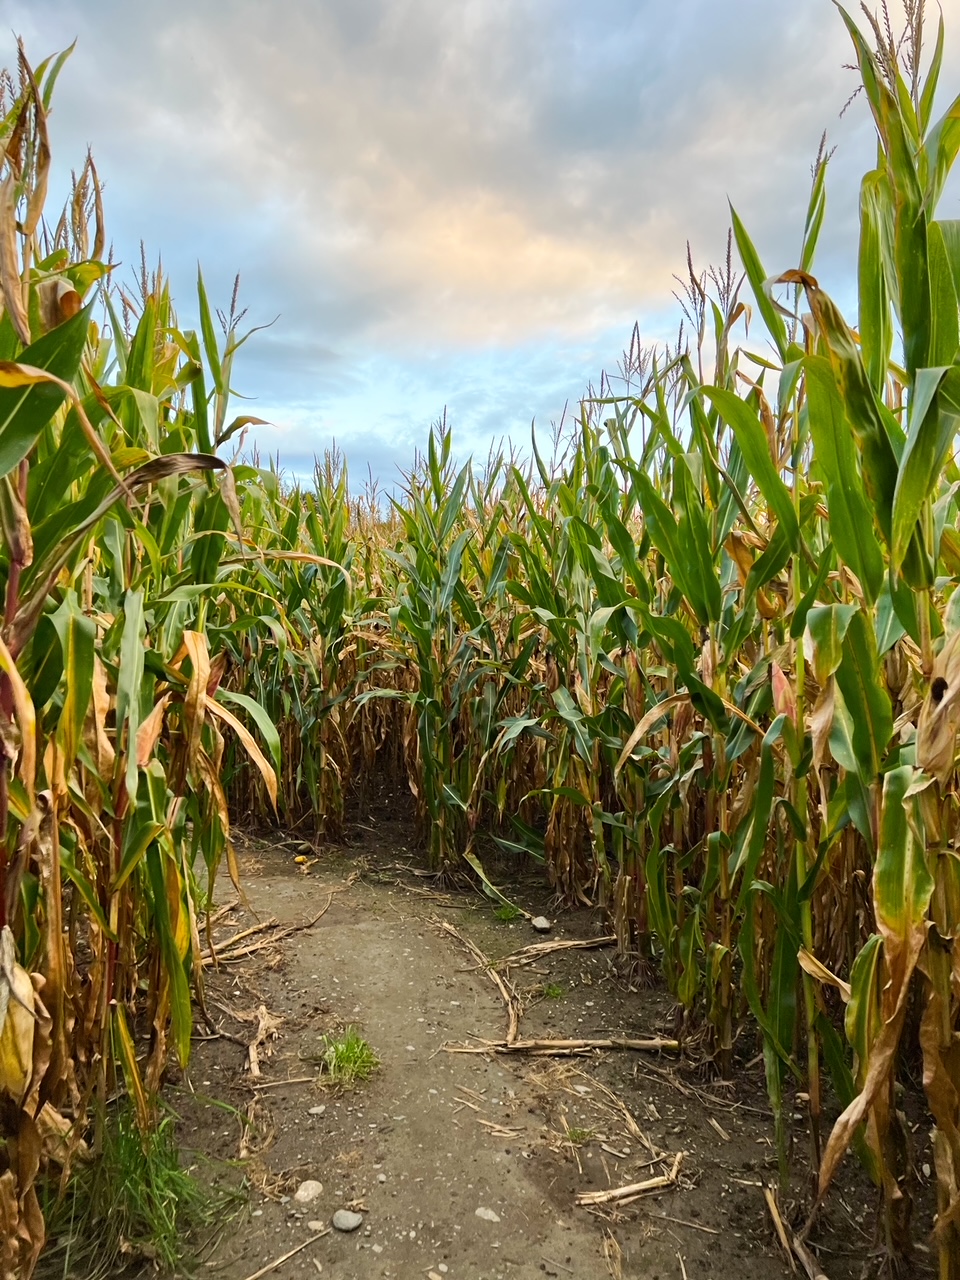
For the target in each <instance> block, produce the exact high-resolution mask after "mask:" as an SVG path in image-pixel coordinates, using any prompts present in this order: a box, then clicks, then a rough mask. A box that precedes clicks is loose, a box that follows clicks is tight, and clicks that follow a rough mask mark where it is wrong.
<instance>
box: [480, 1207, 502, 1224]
mask: <svg viewBox="0 0 960 1280" xmlns="http://www.w3.org/2000/svg"><path fill="white" fill-rule="evenodd" d="M477 1217H478V1218H482V1219H483V1220H484V1222H499V1221H500V1215H499V1213H494V1211H493V1210H492V1209H484V1207H483V1205H481V1206H480V1208H479V1209H478V1210H477Z"/></svg>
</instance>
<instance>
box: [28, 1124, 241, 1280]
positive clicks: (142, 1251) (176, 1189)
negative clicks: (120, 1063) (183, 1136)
mask: <svg viewBox="0 0 960 1280" xmlns="http://www.w3.org/2000/svg"><path fill="white" fill-rule="evenodd" d="M174 1125H175V1118H174V1116H173V1115H167V1116H165V1117H164V1118H163V1119H162V1120H161V1121H160V1123H159V1124H158V1126H157V1128H156V1129H155V1130H154V1131H153V1132H151V1133H148V1134H146V1135H142V1134H141V1133H140V1131H139V1129H138V1127H137V1123H136V1118H135V1116H134V1112H133V1108H132V1106H129V1105H123V1106H121V1107H120V1108H119V1109H117V1110H116V1111H114V1112H113V1113H112V1114H110V1115H108V1116H107V1119H106V1123H105V1124H104V1127H103V1149H102V1154H101V1155H100V1156H99V1157H98V1158H97V1159H96V1160H94V1161H93V1162H92V1163H89V1164H78V1165H76V1166H75V1168H74V1171H73V1174H72V1176H71V1178H70V1181H69V1183H68V1185H67V1188H66V1192H65V1194H64V1195H63V1197H62V1199H60V1200H57V1199H56V1189H55V1188H52V1189H51V1192H50V1197H49V1203H48V1204H46V1205H45V1206H44V1212H45V1217H46V1218H47V1223H48V1237H47V1238H48V1244H47V1248H46V1250H45V1252H44V1255H43V1257H42V1258H41V1262H40V1265H39V1267H38V1270H37V1272H36V1275H37V1277H38V1280H53V1277H61V1278H62V1280H81V1277H82V1280H105V1278H106V1277H109V1276H118V1275H122V1274H125V1273H126V1272H127V1271H128V1270H129V1269H132V1268H134V1267H135V1266H136V1265H137V1264H139V1263H143V1262H146V1263H149V1264H151V1265H152V1266H153V1267H155V1268H156V1269H157V1270H160V1271H169V1272H173V1271H175V1270H178V1269H181V1268H182V1266H183V1264H184V1262H185V1261H186V1260H188V1259H189V1258H190V1257H191V1256H192V1255H193V1254H194V1253H195V1252H197V1251H198V1240H199V1237H200V1234H201V1233H202V1232H203V1231H204V1229H205V1228H209V1227H211V1226H213V1225H214V1224H215V1223H216V1224H219V1225H220V1226H222V1225H223V1222H224V1220H225V1218H229V1217H230V1216H231V1214H230V1209H231V1208H233V1209H234V1210H235V1211H239V1208H240V1205H241V1201H242V1199H243V1195H242V1191H241V1190H240V1189H239V1188H227V1189H224V1188H217V1187H215V1186H212V1185H211V1180H210V1179H205V1180H204V1181H201V1180H199V1179H198V1178H197V1177H195V1176H194V1174H193V1172H192V1171H191V1170H188V1169H184V1168H183V1167H182V1166H181V1164H180V1157H179V1153H178V1144H177V1137H176V1132H175V1127H174Z"/></svg>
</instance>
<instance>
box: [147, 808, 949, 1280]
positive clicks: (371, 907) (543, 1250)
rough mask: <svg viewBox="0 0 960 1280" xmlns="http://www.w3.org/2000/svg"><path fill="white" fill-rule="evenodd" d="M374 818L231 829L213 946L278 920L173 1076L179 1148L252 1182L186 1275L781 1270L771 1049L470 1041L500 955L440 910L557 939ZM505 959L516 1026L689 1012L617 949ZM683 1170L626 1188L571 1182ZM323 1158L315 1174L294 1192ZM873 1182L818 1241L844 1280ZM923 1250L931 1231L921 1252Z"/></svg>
mask: <svg viewBox="0 0 960 1280" xmlns="http://www.w3.org/2000/svg"><path fill="white" fill-rule="evenodd" d="M358 835H359V837H360V839H361V840H362V843H360V844H358V845H357V846H356V847H354V848H353V849H352V850H350V851H347V852H345V851H343V850H339V851H324V852H321V853H320V854H314V853H313V852H311V853H310V854H309V855H305V854H304V853H303V852H299V856H300V858H301V859H303V858H304V857H306V862H303V861H302V860H301V861H300V862H299V863H298V862H297V861H296V860H295V859H296V857H297V856H298V846H297V844H296V842H285V843H283V844H278V843H276V842H272V843H270V842H265V841H253V840H250V841H246V842H242V843H241V870H242V877H243V885H244V889H245V892H246V896H247V900H248V901H247V905H243V904H237V905H236V906H235V907H234V908H233V909H231V910H229V911H227V912H224V913H223V914H222V915H221V917H220V919H219V920H218V922H217V925H216V927H215V931H214V936H215V939H216V940H217V944H218V946H219V948H220V949H221V950H222V951H224V953H225V954H228V953H229V952H230V950H231V948H230V947H226V948H224V942H225V941H226V940H228V939H229V938H231V937H232V936H234V935H236V934H237V933H239V932H241V931H243V930H246V929H255V928H257V926H258V925H259V926H265V925H266V923H267V922H268V921H271V920H275V921H276V922H277V924H276V925H273V926H271V927H269V928H266V927H264V928H261V929H260V931H259V932H256V933H252V934H250V935H249V936H248V937H247V938H246V939H243V940H241V941H240V942H239V943H237V944H235V947H236V946H239V947H243V946H251V947H257V948H258V949H256V950H254V951H252V952H251V954H249V955H247V956H245V957H242V958H241V959H239V960H237V961H231V962H224V963H221V965H220V966H219V968H217V969H214V968H211V969H209V970H208V971H207V979H206V997H205V1003H206V1006H207V1012H208V1016H209V1018H210V1020H211V1023H212V1024H213V1026H214V1030H213V1031H212V1032H204V1031H203V1027H202V1024H201V1025H200V1026H199V1030H198V1036H197V1041H196V1044H195V1047H194V1054H193V1059H192V1062H191V1064H190V1067H189V1070H188V1072H187V1073H186V1074H185V1075H183V1076H182V1077H180V1078H172V1079H171V1081H170V1082H169V1087H168V1090H167V1095H166V1096H167V1098H168V1100H169V1102H170V1104H171V1105H172V1106H173V1108H174V1109H175V1110H176V1112H177V1114H178V1115H179V1116H180V1135H181V1141H182V1144H183V1149H184V1151H185V1153H186V1157H185V1158H186V1160H187V1161H190V1160H195V1161H196V1162H197V1166H198V1168H199V1169H201V1170H204V1169H206V1168H208V1167H209V1166H207V1165H205V1164H204V1163H203V1159H204V1158H205V1157H213V1158H214V1159H215V1160H217V1161H223V1160H227V1161H231V1162H239V1163H237V1164H234V1165H233V1166H232V1168H233V1170H234V1172H233V1174H232V1175H231V1176H234V1177H238V1176H241V1175H242V1176H243V1178H244V1179H245V1185H246V1186H247V1187H248V1200H247V1205H246V1208H245V1209H244V1210H243V1211H242V1212H241V1213H240V1214H239V1216H237V1217H235V1218H233V1219H231V1220H230V1221H229V1222H227V1223H226V1224H225V1226H224V1229H223V1231H222V1232H221V1233H220V1234H219V1235H218V1238H217V1240H216V1241H215V1243H214V1244H213V1245H212V1246H211V1247H209V1248H208V1249H207V1250H206V1252H205V1253H204V1254H203V1257H202V1261H201V1262H200V1263H199V1264H198V1265H197V1267H196V1269H195V1270H193V1271H192V1272H191V1273H190V1274H195V1275H199V1276H204V1275H209V1276H217V1277H222V1280H253V1278H254V1277H258V1278H259V1277H265V1276H268V1275H269V1276H277V1277H281V1278H288V1277H307V1276H313V1277H315V1276H317V1275H322V1276H330V1277H336V1278H337V1280H368V1277H369V1278H373V1277H378V1278H379V1277H383V1280H414V1277H428V1278H429V1280H437V1278H438V1277H445V1278H446V1277H449V1280H507V1278H509V1280H541V1277H543V1276H556V1277H561V1278H563V1277H568V1276H575V1277H580V1278H582V1280H593V1278H594V1277H600V1278H602V1277H605V1276H611V1277H622V1278H623V1280H640V1278H643V1280H667V1278H668V1277H669V1278H670V1280H674V1278H676V1280H683V1278H684V1277H688V1278H689V1280H695V1278H699V1280H705V1278H708V1277H715V1276H729V1277H743V1278H744V1280H774V1278H775V1277H776V1278H779V1277H783V1276H787V1275H789V1274H790V1267H789V1265H788V1262H787V1260H786V1256H785V1254H784V1252H783V1250H782V1248H781V1246H780V1245H779V1243H778V1241H777V1238H776V1235H775V1232H774V1229H773V1223H772V1219H771V1216H770V1213H769V1210H768V1207H767V1204H766V1202H765V1200H764V1195H763V1187H764V1186H765V1185H767V1186H774V1185H775V1184H776V1181H777V1170H776V1156H775V1152H774V1150H773V1146H772V1140H771V1137H772V1125H771V1121H770V1117H769V1113H768V1109H767V1103H766V1093H765V1089H764V1084H763V1074H762V1064H761V1063H760V1062H759V1060H755V1061H753V1062H752V1063H747V1064H744V1066H743V1069H742V1070H741V1071H740V1072H739V1073H738V1078H737V1082H736V1084H735V1086H733V1087H726V1086H723V1085H721V1084H719V1083H718V1082H716V1081H711V1080H709V1079H708V1078H707V1077H706V1076H705V1075H704V1074H702V1073H701V1072H698V1071H697V1070H696V1068H695V1067H693V1066H691V1065H689V1063H688V1062H687V1061H686V1060H681V1058H680V1057H679V1056H678V1055H677V1054H676V1053H671V1052H667V1051H662V1052H644V1051H637V1050H633V1049H612V1050H605V1051H591V1052H589V1053H587V1054H585V1055H583V1056H571V1057H548V1056H536V1055H533V1054H527V1053H510V1054H500V1053H496V1052H493V1051H491V1050H489V1048H488V1049H487V1051H486V1052H472V1053H463V1052H454V1051H453V1050H455V1049H458V1048H472V1049H474V1050H476V1049H478V1048H483V1045H482V1043H481V1042H482V1041H500V1040H503V1039H504V1037H505V1031H506V1026H507V1017H506V1009H505V1005H504V1001H503V999H502V997H501V994H500V993H499V992H498V990H497V988H496V986H495V985H494V983H493V981H492V980H491V978H490V975H489V973H488V972H486V971H484V970H483V969H482V968H481V967H480V966H478V964H477V962H476V960H475V959H474V958H473V957H472V956H471V954H470V953H469V952H468V951H467V950H466V949H465V947H464V946H463V945H461V942H460V941H459V940H458V938H457V937H456V936H454V935H453V934H451V933H449V932H447V931H446V929H445V928H444V925H449V926H453V928H454V929H455V930H456V931H458V933H459V934H460V935H462V937H463V938H465V939H469V940H471V941H472V942H473V943H474V944H475V945H476V946H477V947H478V948H479V949H480V951H481V952H482V953H483V954H484V955H485V956H486V957H489V958H490V959H493V960H496V959H498V958H500V957H503V956H506V955H508V954H511V953H514V952H516V951H518V950H519V949H520V948H522V947H524V946H527V945H529V944H531V943H535V942H540V941H544V937H543V936H542V935H538V934H536V933H534V932H533V930H532V929H531V926H530V924H529V923H528V922H527V921H526V920H523V919H521V920H517V921H513V922H510V923H506V922H501V921H500V920H498V919H497V918H496V916H495V915H494V912H493V910H492V908H491V906H490V905H489V904H488V903H487V902H486V901H485V900H484V899H482V898H478V897H475V896H471V895H465V894H456V893H450V892H446V891H442V890H438V889H436V887H435V886H434V884H433V882H432V881H431V880H429V879H427V878H425V877H424V876H423V875H422V872H420V871H419V867H420V862H419V858H418V857H417V856H416V855H414V854H413V853H412V852H410V851H409V849H408V848H407V847H406V846H405V844H404V832H403V828H402V827H401V826H398V825H397V824H395V823H394V822H393V821H392V818H391V814H390V812H389V810H385V811H384V812H383V813H382V814H381V819H380V821H379V822H378V823H377V824H376V827H375V828H370V827H369V826H368V827H367V828H364V829H360V830H359V831H358ZM511 893H512V895H513V896H514V897H515V898H516V900H518V901H519V904H520V905H521V906H522V907H523V908H524V909H527V910H529V911H531V912H532V913H534V914H537V913H540V912H541V911H544V910H545V909H546V908H547V907H548V906H549V899H548V896H547V894H546V893H545V890H544V888H543V885H542V881H540V880H539V879H537V880H533V879H531V880H530V882H529V883H521V884H520V885H519V886H515V887H514V888H513V889H512V890H511ZM234 896H235V895H234V894H233V891H232V889H230V888H229V887H224V889H223V890H222V891H221V894H220V898H221V900H222V902H223V903H224V904H226V903H228V902H229V901H230V900H231V899H232V898H233V897H234ZM321 912H322V914H320V913H321ZM547 914H550V913H549V911H548V912H547ZM318 916H319V918H316V917H318ZM311 920H312V921H313V923H312V924H309V927H304V928H300V929H298V930H297V931H295V932H290V933H287V934H286V936H283V937H280V938H279V939H277V934H278V933H282V931H283V930H284V929H287V928H290V927H293V926H302V925H305V924H308V923H309V922H310V921H311ZM600 933H601V925H600V922H599V920H598V919H597V918H596V917H595V916H594V915H593V914H591V913H590V912H576V913H567V914H562V915H560V916H557V917H555V918H554V928H553V931H552V932H551V934H550V935H549V938H550V939H556V940H566V939H588V940H590V941H591V942H596V941H597V939H598V937H599V935H600ZM504 977H505V978H506V980H507V981H508V982H509V983H510V984H511V986H512V988H513V989H514V990H515V991H516V995H517V997H518V1000H519V1002H520V1006H521V1008H522V1020H521V1023H520V1034H521V1036H522V1037H524V1038H574V1037H575V1038H611V1037H614V1038H616V1037H625V1038H630V1039H639V1038H651V1037H664V1038H670V1037H673V1036H674V1035H675V1031H676V1018H675V1012H674V1010H673V1009H672V1007H671V1004H670V1002H669V1000H668V999H667V998H666V997H665V995H664V994H663V993H662V992H661V991H659V990H656V989H645V988H643V987H640V986H638V984H637V982H636V981H635V980H633V981H631V980H630V979H629V977H627V976H624V975H623V974H621V973H620V972H618V970H617V968H616V966H615V962H614V950H613V948H612V947H610V946H606V947H602V946H598V947H591V948H589V949H583V950H566V951H557V952H554V953H552V954H547V955H545V956H543V957H542V958H540V959H539V960H538V961H537V962H536V963H535V964H533V965H525V966H520V967H511V968H510V969H509V970H508V971H507V972H506V973H505V974H504ZM347 1026H355V1027H358V1028H359V1029H360V1030H361V1032H362V1034H363V1036H364V1037H365V1038H366V1040H367V1041H368V1042H369V1043H370V1044H371V1045H372V1046H373V1048H374V1050H375V1051H376V1053H377V1055H378V1057H379V1059H380V1064H381V1065H380V1068H379V1069H378V1071H377V1072H376V1073H375V1074H374V1076H373V1077H372V1078H371V1079H370V1080H369V1081H367V1082H366V1083H362V1084H358V1085H356V1086H355V1087H353V1088H350V1089H342V1090H336V1089H333V1088H330V1087H324V1076H323V1074H322V1073H320V1072H318V1067H317V1058H318V1055H319V1054H320V1053H321V1052H322V1047H323V1042H322V1037H323V1036H324V1035H331V1034H337V1033H338V1032H339V1031H342V1029H343V1028H345V1027H347ZM258 1036H259V1040H260V1043H259V1044H258V1045H257V1046H256V1050H255V1055H254V1057H255V1062H254V1064H253V1067H252V1064H251V1054H250V1052H249V1050H248V1048H247V1046H248V1045H249V1043H250V1042H251V1041H256V1040H257V1039H258ZM251 1068H252V1069H251ZM257 1070H259V1072H260V1074H259V1075H256V1074H255V1072H256V1071H257ZM321 1108H322V1110H320V1109H321ZM798 1117H799V1112H798ZM797 1130H798V1133H799V1134H800V1137H801V1139H802V1124H800V1123H798V1125H797ZM679 1153H682V1159H681V1160H680V1162H679V1166H677V1161H676V1157H677V1155H678V1154H679ZM847 1163H848V1165H849V1164H852V1161H848V1162H847ZM674 1170H675V1178H674V1180H673V1181H669V1182H668V1183H667V1185H665V1186H661V1187H660V1188H655V1189H652V1190H650V1191H649V1192H647V1193H645V1194H643V1195H642V1196H641V1197H640V1198H639V1199H635V1200H633V1201H632V1202H629V1203H626V1204H619V1203H616V1202H614V1203H610V1204H603V1205H587V1206H584V1205H578V1204H577V1196H578V1195H581V1194H582V1193H584V1192H589V1191H599V1190H606V1189H611V1188H620V1187H624V1186H628V1185H632V1184H636V1183H639V1182H643V1181H645V1180H649V1179H652V1178H658V1177H660V1178H663V1179H669V1178H670V1177H671V1173H672V1171H674ZM203 1176H207V1175H206V1174H203ZM308 1179H312V1180H315V1181H318V1182H320V1183H321V1184H322V1187H323V1190H322V1192H321V1193H320V1194H319V1196H318V1198H317V1199H316V1200H314V1201H313V1202H312V1203H309V1204H300V1203H297V1201H296V1200H295V1199H294V1194H295V1192H296V1190H297V1188H298V1187H299V1186H300V1185H301V1184H302V1183H303V1182H304V1181H306V1180H308ZM872 1194H873V1193H872V1192H869V1193H868V1192H867V1191H866V1190H865V1188H864V1186H863V1185H861V1184H860V1183H859V1182H858V1181H857V1176H856V1172H855V1170H853V1171H852V1172H851V1174H850V1181H849V1182H848V1183H847V1184H845V1185H844V1186H843V1187H842V1188H841V1189H840V1193H839V1194H838V1195H836V1196H835V1197H834V1199H833V1201H832V1202H831V1207H830V1209H829V1212H828V1214H827V1216H826V1218H825V1220H824V1223H823V1226H822V1229H821V1232H820V1236H819V1244H818V1257H819V1261H820V1265H821V1266H822V1267H823V1270H824V1272H825V1273H826V1274H827V1275H829V1277H830V1278H831V1280H847V1278H849V1277H853V1276H858V1275H859V1274H860V1272H861V1268H862V1266H863V1264H864V1262H865V1260H868V1259H869V1258H870V1257H871V1256H872V1255H873V1254H874V1253H875V1249H874V1242H873V1239H872V1226H871V1224H872V1221H873V1200H872ZM868 1195H869V1197H871V1198H869V1199H868ZM781 1207H782V1209H783V1213H784V1216H785V1217H788V1216H789V1214H790V1210H791V1206H790V1204H789V1203H788V1202H787V1203H783V1204H782V1206H781ZM339 1208H353V1209H355V1210H359V1211H360V1212H361V1213H362V1214H363V1225H362V1226H361V1227H360V1228H359V1229H358V1230H357V1231H356V1232H355V1233H353V1234H343V1233H341V1232H338V1231H334V1230H331V1229H330V1222H331V1217H332V1215H333V1213H334V1212H335V1210H337V1209H339ZM481 1210H483V1211H484V1213H483V1214H482V1215H481V1214H480V1213H479V1211H481ZM300 1245H304V1246H305V1247H303V1248H301V1249H300V1250H299V1251H298V1252H296V1253H294V1254H293V1256H291V1257H289V1258H288V1260H286V1261H284V1262H282V1263H280V1264H279V1265H277V1266H275V1267H272V1268H271V1264H273V1263H275V1262H276V1261H277V1259H279V1258H281V1257H282V1256H284V1255H286V1254H288V1253H290V1252H291V1251H293V1250H295V1249H297V1247H298V1246H300ZM927 1265H928V1259H927V1257H926V1255H924V1254H922V1253H921V1255H920V1256H919V1257H918V1258H917V1266H916V1269H915V1270H914V1271H913V1272H912V1274H914V1275H916V1276H918V1277H920V1276H923V1275H926V1274H928V1271H927ZM184 1274H187V1273H184Z"/></svg>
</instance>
